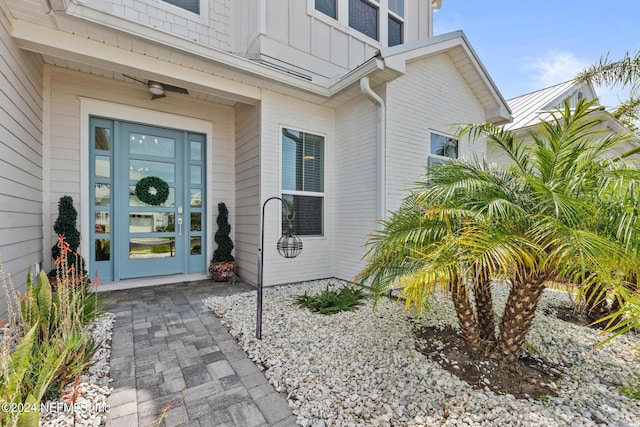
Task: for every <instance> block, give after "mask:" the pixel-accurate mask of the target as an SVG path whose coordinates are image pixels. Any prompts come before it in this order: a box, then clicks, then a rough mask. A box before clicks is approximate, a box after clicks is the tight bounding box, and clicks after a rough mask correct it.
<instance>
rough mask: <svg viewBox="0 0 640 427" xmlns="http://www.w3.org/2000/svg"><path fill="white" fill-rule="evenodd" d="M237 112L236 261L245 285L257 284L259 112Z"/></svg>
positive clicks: (246, 108) (247, 109)
mask: <svg viewBox="0 0 640 427" xmlns="http://www.w3.org/2000/svg"><path fill="white" fill-rule="evenodd" d="M235 110H236V119H235V126H236V130H235V131H236V149H235V154H236V161H235V168H236V170H235V172H236V178H235V179H236V181H235V182H236V199H235V203H236V215H235V222H236V230H235V236H236V238H235V257H236V261H237V263H238V266H239V271H238V275H239V276H240V277H242V279H243V280H244V281H246V282H248V283H252V284H256V283H257V282H258V280H257V274H258V268H257V265H258V264H257V262H256V260H257V254H258V240H259V236H258V229H259V227H260V225H259V224H258V221H259V219H260V108H259V107H257V106H249V105H243V104H239V105H238V106H237V107H236V109H235Z"/></svg>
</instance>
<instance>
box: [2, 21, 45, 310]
mask: <svg viewBox="0 0 640 427" xmlns="http://www.w3.org/2000/svg"><path fill="white" fill-rule="evenodd" d="M9 26H10V23H9V20H8V19H7V17H6V16H5V15H4V13H3V12H2V9H0V261H1V262H2V264H3V268H4V272H5V273H6V274H9V275H10V276H11V278H12V282H13V284H14V286H15V287H16V288H17V289H18V290H20V291H23V292H24V289H25V284H26V275H27V271H28V269H29V268H30V267H33V266H34V265H35V264H37V263H39V262H41V261H42V61H41V59H40V57H39V56H36V55H34V54H31V53H27V52H23V51H21V50H19V49H18V47H17V46H16V44H15V43H14V42H13V40H12V39H11V37H10V36H9V32H8V30H9ZM6 303H7V302H6V296H5V294H4V292H3V291H0V318H4V317H5V316H6Z"/></svg>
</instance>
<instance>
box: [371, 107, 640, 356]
mask: <svg viewBox="0 0 640 427" xmlns="http://www.w3.org/2000/svg"><path fill="white" fill-rule="evenodd" d="M593 108H594V103H593V102H585V101H581V102H579V103H578V105H577V106H576V107H575V109H571V106H570V104H569V102H567V103H566V104H565V105H564V108H563V109H558V110H555V111H552V112H551V117H552V119H551V120H549V121H548V122H545V123H542V124H541V125H540V127H539V128H538V130H537V132H532V133H531V135H530V137H531V138H532V140H533V143H532V144H525V143H524V142H523V141H518V140H516V136H515V134H514V133H512V132H509V131H506V130H505V129H504V128H502V127H498V126H494V125H490V124H482V125H467V126H463V127H462V128H461V131H460V134H459V137H460V138H462V137H463V136H465V135H467V136H470V137H471V138H473V139H475V138H478V137H481V136H482V137H484V138H486V139H488V140H490V141H492V142H493V143H494V145H495V146H496V147H498V149H499V150H500V151H502V152H503V153H504V154H505V155H506V156H507V157H508V158H510V159H511V162H512V165H511V166H510V167H509V168H504V167H503V168H500V167H497V166H495V165H488V164H487V163H486V162H483V161H480V160H473V161H452V162H447V163H443V164H440V165H437V166H434V167H432V168H429V170H428V172H427V175H426V176H425V178H424V179H423V180H421V181H420V182H419V183H417V186H416V188H415V190H414V191H413V193H412V194H411V195H410V196H409V197H407V198H406V199H405V200H404V201H403V204H402V206H401V207H400V209H399V210H398V211H396V212H393V213H392V214H391V215H390V217H389V218H388V219H387V220H384V221H383V222H382V224H383V227H382V229H381V230H378V231H375V232H374V233H373V234H372V235H371V237H370V240H369V242H368V247H369V251H368V260H367V264H366V266H365V268H364V270H363V271H362V272H361V273H360V275H359V279H360V280H361V281H362V282H369V283H370V284H371V286H372V289H373V290H374V292H375V293H376V294H378V295H382V294H383V293H384V292H386V290H387V289H388V288H389V287H390V286H393V285H399V286H400V287H401V288H402V294H403V296H404V297H405V298H406V303H407V305H408V306H409V305H411V304H413V305H414V306H415V307H417V308H418V309H419V308H420V307H422V306H423V305H424V304H426V303H427V302H428V300H429V297H430V296H431V295H433V294H434V293H435V292H437V291H442V292H444V293H446V294H448V295H449V296H450V297H451V300H452V301H453V304H454V307H455V310H456V312H457V315H458V325H459V328H460V333H461V335H462V337H463V338H464V339H465V340H466V342H467V343H468V345H469V348H470V349H471V351H472V352H473V353H476V354H481V353H484V354H487V355H489V356H490V357H493V358H497V359H502V360H506V361H514V360H516V359H517V358H518V357H519V356H520V354H521V352H522V347H523V344H524V342H525V339H526V335H527V333H528V332H529V329H530V328H531V325H532V322H533V319H534V317H535V311H536V308H537V306H538V302H539V300H540V297H541V296H542V292H543V290H544V288H545V284H546V283H547V282H548V281H549V280H562V281H568V282H573V283H576V282H578V281H581V282H582V283H583V286H584V287H585V288H589V287H595V286H596V284H599V283H600V284H601V283H607V284H608V286H613V287H614V288H615V289H616V290H617V288H618V287H620V288H621V292H624V289H627V288H625V287H624V286H623V285H622V283H623V281H616V280H615V276H616V275H612V274H611V272H612V271H616V272H619V274H618V275H620V274H621V275H622V276H623V277H631V276H632V275H634V274H635V273H636V272H637V268H638V263H637V262H636V263H633V262H629V260H630V259H635V258H637V257H636V255H635V253H634V252H633V250H631V248H630V246H628V245H625V244H623V243H622V241H621V240H620V239H617V238H615V236H614V235H612V234H611V233H605V232H603V230H602V229H601V228H602V227H601V224H600V223H601V221H599V219H600V218H602V217H603V216H604V215H605V214H606V212H604V211H603V208H604V207H605V205H604V204H603V203H599V202H596V201H597V200H599V197H601V196H602V195H605V194H606V196H607V200H609V202H610V203H613V202H616V203H621V204H622V205H623V206H626V205H625V203H626V202H625V200H624V198H623V197H621V194H622V192H621V191H620V187H616V186H615V185H613V182H614V180H613V179H612V178H611V177H613V176H614V175H615V174H613V173H611V174H609V173H608V168H611V165H612V164H613V163H614V162H611V161H607V160H603V158H604V155H605V154H606V153H607V152H609V151H610V150H611V149H612V148H614V147H615V146H617V145H618V144H620V143H621V142H623V141H624V140H625V137H626V136H625V135H612V136H604V137H603V136H602V135H599V134H598V132H599V131H598V130H597V129H598V126H599V125H600V124H601V122H602V119H600V118H599V117H598V115H597V114H594V112H593ZM631 172H632V171H630V172H629V174H627V175H626V176H627V179H628V180H629V182H627V184H629V183H630V182H634V183H639V182H640V175H638V174H636V175H635V176H634V175H633V173H631ZM607 176H609V178H608V179H607V178H606V177H607ZM629 185H630V184H629ZM616 188H618V190H616ZM631 218H637V212H636V213H634V214H630V215H629V218H628V219H627V223H628V222H629V221H630V220H631ZM631 234H632V235H633V237H632V238H631V239H630V240H631V241H636V242H637V241H638V238H637V237H635V231H633V232H632V233H631ZM489 278H492V279H496V280H500V281H503V282H505V283H508V286H509V287H510V289H509V296H508V299H507V303H506V307H505V310H504V314H503V316H502V320H501V323H500V325H499V328H498V334H497V335H496V334H495V329H494V328H495V327H494V320H495V319H494V314H493V309H492V301H491V293H490V288H489V282H490V281H489ZM471 295H473V296H474V297H475V310H474V306H473V304H472V303H471V300H470V296H471ZM626 296H627V297H629V298H630V299H631V300H633V301H636V299H637V298H636V297H634V296H633V295H631V294H630V293H628V292H627V293H626ZM626 307H627V308H628V307H630V305H629V304H627V305H626ZM620 313H622V312H620ZM620 313H619V314H620Z"/></svg>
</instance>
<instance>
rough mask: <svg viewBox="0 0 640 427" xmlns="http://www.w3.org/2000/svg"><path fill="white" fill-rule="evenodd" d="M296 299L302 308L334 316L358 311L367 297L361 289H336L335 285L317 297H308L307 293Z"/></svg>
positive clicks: (347, 287)
mask: <svg viewBox="0 0 640 427" xmlns="http://www.w3.org/2000/svg"><path fill="white" fill-rule="evenodd" d="M295 298H296V303H297V304H298V305H299V306H301V307H306V308H308V309H309V310H311V311H313V312H316V313H321V314H333V313H338V312H340V311H349V310H355V309H357V308H358V306H359V305H362V303H363V300H364V298H365V295H364V291H363V290H362V288H361V287H355V286H345V287H343V288H336V287H334V286H333V285H331V286H330V285H327V287H326V288H325V289H324V290H323V291H321V292H319V293H317V294H315V295H308V294H307V292H305V293H304V295H298V296H296V297H295Z"/></svg>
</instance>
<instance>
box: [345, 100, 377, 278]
mask: <svg viewBox="0 0 640 427" xmlns="http://www.w3.org/2000/svg"><path fill="white" fill-rule="evenodd" d="M376 108H377V107H376V106H375V105H374V104H373V103H371V102H370V101H369V100H367V99H365V98H364V97H360V98H359V99H357V100H356V101H354V102H352V103H350V104H348V105H346V106H343V107H341V108H340V109H339V110H338V111H337V113H336V183H337V184H336V241H335V270H336V276H337V277H339V278H341V279H345V280H353V279H354V277H355V275H356V274H358V272H360V270H361V269H362V266H363V263H362V257H363V255H364V253H365V248H364V244H365V242H366V240H367V237H368V235H369V234H370V233H371V231H373V230H374V229H375V227H376V220H377V212H376V206H377V204H376V200H377V192H376V191H377V190H376V182H377V170H376V156H377V154H376V152H377V151H376V150H377V119H376V117H377V111H376Z"/></svg>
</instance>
